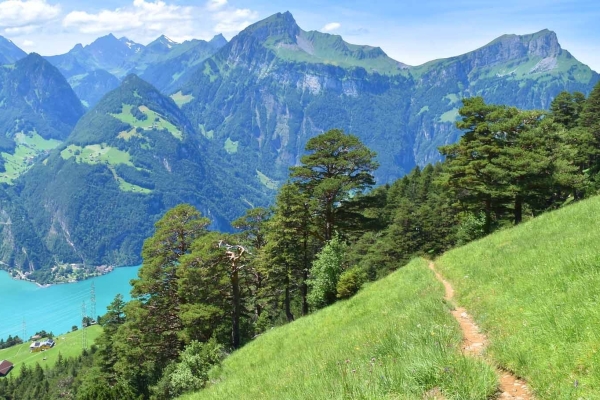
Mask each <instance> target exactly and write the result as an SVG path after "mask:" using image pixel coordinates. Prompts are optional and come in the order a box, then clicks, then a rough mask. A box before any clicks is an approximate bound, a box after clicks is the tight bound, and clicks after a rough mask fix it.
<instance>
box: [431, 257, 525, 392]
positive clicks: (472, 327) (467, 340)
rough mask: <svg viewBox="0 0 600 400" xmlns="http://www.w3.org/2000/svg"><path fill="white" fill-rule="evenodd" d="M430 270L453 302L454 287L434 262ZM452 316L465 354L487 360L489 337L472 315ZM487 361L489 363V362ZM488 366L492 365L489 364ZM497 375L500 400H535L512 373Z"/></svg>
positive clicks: (463, 312)
mask: <svg viewBox="0 0 600 400" xmlns="http://www.w3.org/2000/svg"><path fill="white" fill-rule="evenodd" d="M429 268H430V269H431V270H432V271H433V272H434V273H435V277H436V278H437V280H438V281H440V282H442V283H443V284H444V288H445V289H446V295H445V296H444V299H445V300H446V301H449V302H453V300H454V289H453V288H452V285H450V283H449V282H448V281H446V280H445V279H444V278H443V277H442V275H440V273H439V272H438V271H437V270H436V269H435V264H434V263H433V262H429ZM452 315H453V316H454V318H455V319H456V320H457V321H458V323H459V324H460V329H461V331H462V334H463V342H462V351H463V353H464V354H466V355H469V356H471V357H481V358H483V359H484V360H485V358H484V357H483V351H484V350H485V348H486V346H487V344H488V340H487V337H486V336H485V335H484V334H483V333H481V330H480V329H479V327H478V326H477V324H475V320H473V318H472V317H471V315H469V313H468V312H467V310H466V309H465V308H463V307H456V308H455V309H454V310H453V311H452ZM485 361H486V362H488V361H487V360H485ZM488 364H490V363H489V362H488ZM490 365H491V364H490ZM494 368H496V367H494ZM496 373H497V374H498V376H499V378H500V392H501V394H500V396H498V399H513V400H534V397H533V395H532V394H531V393H530V392H529V388H528V387H527V384H526V383H525V382H524V381H523V380H521V379H518V378H517V377H516V376H514V375H513V374H512V373H511V372H510V371H506V370H503V369H499V368H496Z"/></svg>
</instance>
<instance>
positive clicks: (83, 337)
mask: <svg viewBox="0 0 600 400" xmlns="http://www.w3.org/2000/svg"><path fill="white" fill-rule="evenodd" d="M85 317H87V315H86V312H85V300H84V301H83V303H81V348H82V349H83V350H85V349H87V335H86V334H87V332H86V330H85Z"/></svg>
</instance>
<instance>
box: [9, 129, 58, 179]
mask: <svg viewBox="0 0 600 400" xmlns="http://www.w3.org/2000/svg"><path fill="white" fill-rule="evenodd" d="M14 139H15V143H16V147H15V150H14V152H13V153H12V154H11V153H6V152H3V153H2V160H4V168H5V172H3V173H0V182H2V183H12V181H14V180H15V179H17V178H18V177H19V176H21V175H23V174H24V173H25V172H27V171H28V170H29V169H30V168H31V167H32V166H33V165H34V164H35V162H36V160H38V159H39V158H40V156H43V155H45V154H48V153H49V152H50V150H52V149H55V148H56V147H58V146H59V145H60V144H61V143H62V142H61V141H60V140H56V139H44V138H43V137H41V136H40V135H39V134H38V133H37V132H35V131H33V132H28V133H23V132H19V133H17V134H16V135H15V138H14Z"/></svg>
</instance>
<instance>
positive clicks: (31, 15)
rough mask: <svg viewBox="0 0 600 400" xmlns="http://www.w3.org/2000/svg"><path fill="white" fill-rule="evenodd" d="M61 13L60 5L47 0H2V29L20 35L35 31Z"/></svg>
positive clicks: (0, 8) (0, 10) (0, 21)
mask: <svg viewBox="0 0 600 400" xmlns="http://www.w3.org/2000/svg"><path fill="white" fill-rule="evenodd" d="M59 14H60V6H59V5H58V4H57V5H52V4H48V2H46V0H5V1H2V2H0V29H3V30H4V32H5V33H8V34H12V35H20V34H23V33H28V32H31V31H33V30H34V29H35V28H36V27H39V26H41V25H43V24H45V23H47V22H49V21H52V20H53V19H55V18H56V17H58V15H59Z"/></svg>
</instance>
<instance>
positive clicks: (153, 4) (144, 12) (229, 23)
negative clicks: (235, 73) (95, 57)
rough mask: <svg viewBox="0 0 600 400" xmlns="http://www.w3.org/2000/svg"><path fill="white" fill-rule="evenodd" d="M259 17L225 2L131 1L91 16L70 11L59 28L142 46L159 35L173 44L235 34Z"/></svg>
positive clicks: (79, 11) (211, 0)
mask: <svg viewBox="0 0 600 400" xmlns="http://www.w3.org/2000/svg"><path fill="white" fill-rule="evenodd" d="M258 17H259V14H258V13H257V12H256V11H252V10H250V9H241V8H235V7H232V6H230V5H229V3H228V1H227V0H208V1H206V2H204V4H202V5H200V6H181V5H177V4H176V3H175V2H174V1H172V0H171V1H169V0H133V1H132V2H131V3H129V5H127V6H125V7H120V8H115V9H104V10H99V11H98V12H94V13H92V12H89V11H85V9H83V10H76V11H72V12H70V13H69V14H67V15H66V16H65V17H64V19H63V21H62V25H63V28H66V30H67V31H69V32H72V31H76V32H77V33H79V34H84V35H90V36H92V35H93V36H99V35H103V34H108V33H115V34H119V35H124V36H127V37H129V38H130V39H133V40H136V41H139V42H142V43H143V42H147V41H150V40H153V39H155V38H156V37H157V36H159V35H161V34H165V35H167V36H169V37H170V38H172V39H174V40H176V41H183V40H188V39H191V38H205V39H209V38H210V37H211V35H212V34H214V33H215V32H216V33H230V34H231V33H233V34H235V33H237V32H239V31H240V30H242V29H244V28H246V27H247V26H248V25H250V24H251V23H253V22H255V21H256V20H258Z"/></svg>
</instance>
